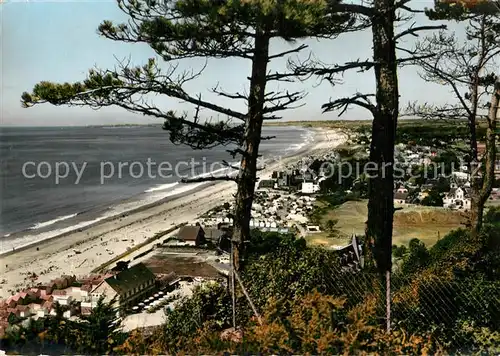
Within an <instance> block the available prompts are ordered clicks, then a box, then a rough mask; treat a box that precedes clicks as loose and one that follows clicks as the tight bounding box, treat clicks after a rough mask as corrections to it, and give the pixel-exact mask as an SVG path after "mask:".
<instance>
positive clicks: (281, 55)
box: [269, 44, 308, 60]
mask: <svg viewBox="0 0 500 356" xmlns="http://www.w3.org/2000/svg"><path fill="white" fill-rule="evenodd" d="M307 47H308V46H307V45H305V44H303V45H300V46H298V47H296V48H294V49H291V50H288V51H283V52H280V53H277V54H272V55H270V56H269V60H272V59H275V58H280V57H284V56H286V55H289V54H292V53H297V52H300V51H302V50H304V49H306V48H307Z"/></svg>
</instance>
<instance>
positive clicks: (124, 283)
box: [106, 263, 155, 294]
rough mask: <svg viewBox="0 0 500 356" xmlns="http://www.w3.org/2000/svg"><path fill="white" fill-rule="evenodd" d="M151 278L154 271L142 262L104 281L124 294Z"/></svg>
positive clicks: (153, 277) (153, 276)
mask: <svg viewBox="0 0 500 356" xmlns="http://www.w3.org/2000/svg"><path fill="white" fill-rule="evenodd" d="M151 279H155V275H154V273H153V272H151V270H150V269H149V268H147V267H146V265H144V263H138V264H136V265H135V266H132V267H130V268H129V269H127V270H125V271H122V272H120V273H118V274H116V275H115V276H113V277H109V278H107V279H106V283H107V284H109V286H110V287H111V288H113V289H114V290H115V291H116V292H117V293H118V294H124V293H127V292H128V291H129V290H132V289H134V288H136V287H138V286H140V285H141V284H143V283H144V282H146V281H149V280H151Z"/></svg>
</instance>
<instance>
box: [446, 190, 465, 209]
mask: <svg viewBox="0 0 500 356" xmlns="http://www.w3.org/2000/svg"><path fill="white" fill-rule="evenodd" d="M470 206H471V201H470V196H469V192H468V189H467V188H462V187H458V188H451V189H450V191H449V192H448V193H447V194H446V195H445V196H444V198H443V207H445V208H450V209H459V210H469V209H470Z"/></svg>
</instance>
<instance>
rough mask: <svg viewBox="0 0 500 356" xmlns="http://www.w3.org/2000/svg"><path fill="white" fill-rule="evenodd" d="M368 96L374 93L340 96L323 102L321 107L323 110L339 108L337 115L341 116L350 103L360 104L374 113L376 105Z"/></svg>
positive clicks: (372, 95) (373, 95)
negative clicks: (347, 96)
mask: <svg viewBox="0 0 500 356" xmlns="http://www.w3.org/2000/svg"><path fill="white" fill-rule="evenodd" d="M370 97H375V94H361V93H357V94H356V95H354V96H352V97H349V98H341V99H337V100H334V101H330V102H329V103H326V104H323V105H322V106H321V108H322V109H323V112H328V111H333V110H341V111H340V113H339V117H340V116H342V115H343V114H344V113H345V112H346V110H347V109H348V108H349V107H350V106H351V105H357V106H360V107H362V108H364V109H366V110H368V111H370V112H371V113H372V114H375V113H376V111H377V107H376V106H375V105H374V104H373V103H372V102H371V101H370V99H369V98H370Z"/></svg>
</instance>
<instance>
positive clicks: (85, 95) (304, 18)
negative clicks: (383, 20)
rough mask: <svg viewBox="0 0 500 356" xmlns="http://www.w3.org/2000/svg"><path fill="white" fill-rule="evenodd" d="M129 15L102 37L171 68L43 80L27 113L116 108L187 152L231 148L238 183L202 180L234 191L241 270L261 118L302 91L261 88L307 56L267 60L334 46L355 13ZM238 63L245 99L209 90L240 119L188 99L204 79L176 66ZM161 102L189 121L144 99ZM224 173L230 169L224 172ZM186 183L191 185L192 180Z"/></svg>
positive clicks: (209, 10)
mask: <svg viewBox="0 0 500 356" xmlns="http://www.w3.org/2000/svg"><path fill="white" fill-rule="evenodd" d="M118 5H119V6H120V8H121V9H122V10H123V11H124V12H125V13H126V14H127V15H128V16H129V18H130V21H129V22H128V23H127V24H117V25H115V24H113V23H112V22H110V21H104V22H103V23H102V24H101V25H100V26H99V33H100V34H101V35H102V36H104V37H106V38H109V39H111V40H115V41H121V42H131V43H146V44H148V45H149V46H150V47H151V48H152V49H153V50H154V51H155V52H156V54H157V55H158V56H159V57H161V59H162V60H163V62H164V63H166V64H169V65H170V67H169V69H168V70H166V71H164V70H161V68H160V65H159V64H158V63H157V61H156V60H155V59H149V60H148V62H147V63H146V64H145V65H144V66H142V67H131V66H130V64H129V63H127V62H120V63H119V64H118V68H117V69H113V70H90V72H89V75H88V77H87V79H86V80H85V81H83V82H82V83H73V84H69V83H64V84H55V83H51V82H41V83H39V84H37V85H35V87H34V88H33V91H32V93H23V95H22V103H23V105H24V106H27V107H28V106H32V105H34V104H37V103H42V102H48V103H51V104H53V105H72V106H90V107H92V108H102V107H106V106H118V107H121V108H124V109H126V110H129V111H132V112H134V113H140V114H144V115H149V116H153V117H158V118H161V119H163V120H164V129H165V130H167V131H169V132H170V140H171V141H172V142H174V143H183V144H187V145H189V146H191V147H193V148H194V149H207V148H213V147H215V146H221V145H223V146H227V145H230V144H233V145H235V146H236V148H234V149H229V150H228V151H229V153H230V154H231V155H232V156H233V157H235V156H239V157H240V159H241V164H240V168H238V171H239V173H238V175H237V176H236V177H235V176H231V175H227V176H223V177H220V176H219V177H205V178H201V179H197V180H196V181H201V180H203V181H205V180H232V181H235V182H236V183H237V185H238V189H237V193H236V204H235V210H234V216H235V219H234V236H233V240H234V241H235V244H236V249H235V265H236V268H239V267H240V263H239V262H240V255H241V254H242V253H243V246H244V241H247V240H248V239H249V238H250V228H249V223H250V213H251V205H252V201H253V195H254V189H255V183H256V181H257V177H256V172H257V160H258V158H259V145H260V142H261V140H263V139H268V138H269V137H262V132H261V131H262V124H263V121H264V120H272V119H277V118H279V116H277V113H279V112H281V111H283V110H286V109H289V108H291V107H292V105H293V104H296V103H297V102H299V101H300V100H301V99H302V98H303V97H304V93H303V92H288V91H287V92H274V91H270V90H266V86H267V85H268V84H269V83H276V82H283V81H290V80H291V79H293V77H294V73H291V72H286V71H285V72H282V73H278V72H276V73H271V72H270V71H269V68H268V63H269V62H270V61H272V60H274V59H276V58H280V57H284V56H287V55H289V54H293V53H297V52H299V51H301V50H303V49H305V48H306V46H305V45H297V46H296V47H295V48H293V49H291V50H289V51H282V52H280V53H272V52H271V48H270V47H271V46H270V43H271V40H273V39H276V38H278V39H279V38H282V39H285V40H287V41H292V40H294V39H297V38H302V37H308V36H315V37H326V38H332V37H334V36H335V35H337V34H338V33H341V32H343V31H347V30H349V29H351V28H352V26H353V25H354V23H355V19H354V18H353V16H352V15H351V14H339V15H338V14H333V15H327V14H326V9H327V7H328V4H327V2H326V0H217V1H208V0H165V1H155V0H118ZM194 57H205V58H219V59H225V58H238V59H244V60H248V61H250V62H251V73H250V75H249V77H248V80H249V90H248V94H242V93H227V92H224V91H222V90H221V89H219V88H218V87H215V88H213V89H212V91H213V92H214V93H216V94H218V95H220V96H221V97H224V98H227V99H233V100H243V101H245V102H246V103H247V107H248V109H247V111H245V112H240V111H237V110H234V109H231V108H229V107H223V106H220V105H217V104H215V103H213V102H209V101H205V100H203V98H202V97H201V96H200V95H198V96H197V95H194V94H191V93H188V92H187V91H186V90H185V84H186V83H187V82H189V81H191V80H194V79H196V78H197V77H199V75H200V74H201V72H196V73H193V72H183V73H178V72H177V67H176V65H175V64H174V63H175V62H176V61H179V60H183V59H188V58H194ZM152 94H159V95H164V96H168V97H171V98H176V99H180V100H182V101H184V102H187V103H190V104H192V105H193V106H194V108H195V112H194V117H192V118H190V117H188V116H187V115H186V114H182V115H181V114H178V113H175V112H173V111H172V110H165V109H162V108H160V107H158V106H155V105H154V104H153V103H151V102H150V101H148V100H146V99H147V97H148V95H149V96H150V95H152ZM201 109H207V110H209V111H211V112H212V113H214V114H216V115H222V116H225V117H228V119H221V118H219V117H213V118H212V119H211V120H206V121H203V120H202V119H201V118H200V115H199V112H200V110H201ZM228 166H229V165H228ZM190 181H191V182H192V181H194V180H190Z"/></svg>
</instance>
